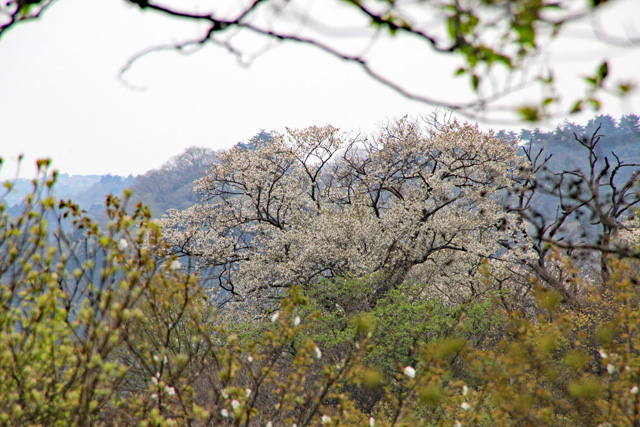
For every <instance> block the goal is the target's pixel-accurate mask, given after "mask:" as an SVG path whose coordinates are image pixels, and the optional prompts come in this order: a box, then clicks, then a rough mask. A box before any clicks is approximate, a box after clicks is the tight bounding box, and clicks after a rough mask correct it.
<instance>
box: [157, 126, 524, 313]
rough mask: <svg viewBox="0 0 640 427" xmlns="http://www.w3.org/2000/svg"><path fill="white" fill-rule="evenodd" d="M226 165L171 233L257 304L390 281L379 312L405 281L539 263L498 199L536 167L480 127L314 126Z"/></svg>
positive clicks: (169, 219) (172, 217)
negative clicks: (328, 287) (346, 280)
mask: <svg viewBox="0 0 640 427" xmlns="http://www.w3.org/2000/svg"><path fill="white" fill-rule="evenodd" d="M218 160H219V161H218V162H217V163H215V164H214V165H213V166H212V167H211V169H210V170H209V171H208V173H207V175H206V176H204V177H202V178H201V179H199V180H197V181H196V186H195V191H196V192H197V194H198V195H199V196H200V199H201V203H199V204H197V205H195V206H193V207H191V208H188V209H186V210H183V211H177V210H173V211H170V213H169V214H168V215H167V216H166V217H165V218H164V219H163V227H162V228H163V235H164V236H165V239H167V241H168V242H169V243H170V244H172V245H173V247H175V248H176V251H177V252H179V253H180V254H182V255H190V256H195V257H196V259H197V262H198V264H199V266H200V267H202V268H210V269H211V271H213V272H214V274H215V275H216V277H217V279H218V283H219V284H220V286H222V287H223V288H224V289H227V290H229V291H232V293H233V294H234V295H236V297H237V298H239V299H246V298H247V297H255V298H254V303H253V306H254V307H256V306H257V305H258V304H256V303H255V301H260V298H259V297H265V296H269V297H270V296H273V294H274V293H277V292H280V291H281V290H282V289H284V288H287V287H289V286H292V285H295V284H302V285H304V284H307V283H313V282H317V281H318V280H320V279H322V278H326V277H336V276H342V275H347V274H351V275H356V276H362V275H367V274H372V273H376V274H377V275H378V276H379V277H381V278H382V280H381V281H380V283H381V284H380V285H379V286H378V292H377V293H376V295H372V297H371V298H372V301H366V302H365V303H368V304H374V303H375V299H376V298H379V297H380V296H382V295H383V294H384V293H385V292H386V291H388V290H390V289H392V288H393V287H395V286H398V285H399V284H401V283H403V282H405V281H406V280H422V281H424V282H425V283H430V284H432V285H433V288H442V289H444V290H450V289H451V288H452V285H459V286H460V287H462V288H464V287H465V286H468V284H469V283H470V282H472V281H473V277H472V276H473V271H477V269H478V268H479V266H480V265H481V264H482V263H483V262H486V261H487V260H489V261H491V262H494V261H497V262H498V263H499V264H500V265H506V264H508V263H509V262H513V261H516V260H518V259H522V258H523V257H526V256H528V255H527V251H528V249H527V248H528V242H527V241H526V239H525V238H524V233H523V230H522V229H521V228H520V227H519V226H518V222H517V220H516V219H515V218H514V217H513V216H512V215H511V214H509V213H507V212H505V210H504V209H503V208H502V206H501V203H500V197H502V194H503V192H504V190H506V189H508V188H510V187H512V186H513V185H514V183H515V180H516V179H517V178H518V177H520V176H521V175H522V174H523V173H525V172H524V171H525V170H526V167H525V165H524V163H523V160H522V159H521V158H520V157H519V156H518V155H517V152H516V147H514V146H513V145H511V144H509V143H506V142H503V141H500V140H498V139H496V138H494V137H493V136H492V135H490V134H486V133H483V132H481V131H480V130H479V129H477V127H475V126H471V125H466V124H464V125H463V124H460V123H457V122H453V123H450V124H449V125H446V126H442V127H441V128H440V129H438V130H437V131H429V130H428V129H425V128H424V127H423V126H421V125H420V124H418V123H416V122H413V121H411V120H409V119H406V118H405V119H401V120H398V121H396V122H394V123H391V124H390V125H388V126H387V127H386V128H384V129H382V130H381V131H380V133H379V134H378V135H376V136H373V137H362V136H357V137H349V136H348V135H346V134H344V133H341V132H340V131H339V130H338V129H336V128H334V127H332V126H325V127H311V128H307V129H304V130H289V131H288V133H287V134H286V135H276V136H275V137H274V139H273V140H272V141H271V142H269V143H267V144H262V145H260V146H258V147H257V148H256V149H255V150H241V149H238V148H236V149H232V150H230V151H227V152H225V153H223V154H221V155H220V156H219V158H218ZM505 248H509V249H510V250H505ZM512 249H515V250H512ZM505 261H506V262H505ZM470 271H471V276H470V273H469V272H470ZM456 292H464V289H462V290H460V289H456Z"/></svg>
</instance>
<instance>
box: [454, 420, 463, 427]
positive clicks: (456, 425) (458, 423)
mask: <svg viewBox="0 0 640 427" xmlns="http://www.w3.org/2000/svg"><path fill="white" fill-rule="evenodd" d="M454 427H462V423H460V421H458V420H456V423H455V424H454Z"/></svg>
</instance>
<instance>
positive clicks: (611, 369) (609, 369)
mask: <svg viewBox="0 0 640 427" xmlns="http://www.w3.org/2000/svg"><path fill="white" fill-rule="evenodd" d="M607 372H609V373H610V374H611V375H613V374H615V373H616V367H615V366H614V365H613V364H611V363H609V364H608V365H607Z"/></svg>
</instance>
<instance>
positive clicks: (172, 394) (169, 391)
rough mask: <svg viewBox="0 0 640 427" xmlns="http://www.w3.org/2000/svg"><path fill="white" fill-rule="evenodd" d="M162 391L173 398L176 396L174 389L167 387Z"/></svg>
mask: <svg viewBox="0 0 640 427" xmlns="http://www.w3.org/2000/svg"><path fill="white" fill-rule="evenodd" d="M164 391H166V392H167V394H168V395H169V396H175V394H176V389H175V388H173V387H169V386H167V387H165V388H164Z"/></svg>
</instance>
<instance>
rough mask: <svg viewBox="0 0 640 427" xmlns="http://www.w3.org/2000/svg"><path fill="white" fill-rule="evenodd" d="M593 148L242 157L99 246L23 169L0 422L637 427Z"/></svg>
mask: <svg viewBox="0 0 640 427" xmlns="http://www.w3.org/2000/svg"><path fill="white" fill-rule="evenodd" d="M631 119H633V117H630V119H629V120H628V121H629V122H633V123H636V124H635V125H633V126H632V127H631V128H629V129H636V130H637V129H638V126H637V122H638V121H637V120H635V121H634V120H631ZM621 123H623V121H622V120H621V121H620V122H619V123H618V124H617V125H616V126H615V127H614V128H613V129H614V131H615V129H617V128H620V127H621V125H620V124H621ZM625 123H626V122H625ZM565 126H566V125H565ZM604 127H605V126H604V125H600V124H599V123H594V126H593V129H592V130H591V128H590V129H589V132H590V133H589V132H588V131H587V129H586V128H584V129H581V130H580V131H581V132H580V133H579V132H578V130H579V129H578V130H576V131H575V135H573V139H571V138H569V137H568V136H567V137H566V138H565V139H564V140H563V142H561V143H555V142H554V143H552V142H550V141H551V140H553V138H551V137H547V136H548V135H552V134H560V133H559V131H558V130H556V131H555V132H549V133H542V132H536V133H535V135H537V136H536V137H535V138H534V139H533V140H532V143H531V144H530V145H529V144H525V145H522V146H519V145H516V144H515V143H514V142H513V141H509V140H508V138H497V137H495V136H494V135H492V134H491V133H486V132H482V131H481V130H480V129H479V128H478V127H477V126H474V125H470V124H462V123H459V122H456V121H450V122H446V123H442V122H425V121H422V120H413V119H410V118H406V117H405V118H402V119H397V120H392V121H389V122H388V123H387V124H386V125H385V126H383V127H381V128H380V129H379V130H378V132H376V133H374V134H371V135H364V134H358V135H351V134H349V133H345V132H342V131H340V130H338V129H336V128H334V127H332V126H329V125H327V126H321V127H316V126H313V127H309V128H305V129H288V130H287V133H285V134H282V135H279V134H265V133H262V134H260V135H262V136H261V137H260V135H259V137H257V138H254V139H252V140H251V141H249V142H247V143H245V144H238V145H237V146H236V147H234V148H233V149H231V150H227V151H223V152H217V153H216V152H213V151H211V150H207V149H202V148H193V147H192V148H189V149H188V150H186V151H185V153H183V154H181V155H179V156H176V157H174V158H172V159H171V160H170V161H168V162H167V163H165V164H164V165H163V166H162V167H161V168H160V169H159V170H157V171H152V172H150V173H147V174H145V175H143V176H141V177H136V178H135V182H134V183H133V190H126V191H124V193H123V196H122V197H117V196H108V197H107V199H106V206H105V208H104V210H103V211H102V213H101V214H100V218H103V219H104V220H103V221H102V224H99V223H98V222H96V219H95V218H96V216H95V215H93V214H91V215H88V214H87V213H86V212H83V211H82V209H80V207H79V206H77V205H76V204H74V203H73V202H67V201H60V200H59V199H58V198H57V196H56V193H55V188H56V176H55V174H51V173H49V172H48V163H47V162H42V163H41V172H40V175H39V177H40V178H39V179H38V180H36V186H35V189H34V191H33V192H32V193H31V194H30V196H29V197H27V198H26V199H25V200H24V202H23V203H22V204H21V205H16V206H14V211H12V212H9V211H8V206H7V204H1V205H0V211H1V212H2V219H1V221H0V280H1V285H2V292H1V293H0V304H1V305H2V310H0V370H1V371H2V372H5V373H8V375H5V376H3V377H2V378H1V379H0V422H2V423H5V424H9V425H157V426H171V425H189V426H240V425H242V426H261V427H267V426H269V427H273V426H276V425H278V426H279V425H286V426H294V425H295V426H362V425H369V426H373V427H376V426H406V427H409V426H424V427H431V426H451V425H453V426H463V425H470V426H486V427H490V426H491V427H493V426H509V427H510V426H514V427H515V426H522V425H533V426H593V427H596V426H602V425H616V426H617V425H629V426H634V425H639V424H640V410H639V408H640V391H639V390H640V356H639V355H638V352H637V348H638V346H640V335H639V334H640V317H638V311H637V307H638V302H639V301H640V288H638V283H640V276H639V273H638V272H639V271H640V270H639V267H640V221H639V220H638V216H637V214H636V209H637V208H638V205H639V204H640V165H638V164H636V163H634V160H635V159H638V158H639V157H637V155H636V154H634V153H635V151H634V150H635V149H636V148H635V146H634V144H633V143H629V142H628V141H626V139H625V138H626V137H625V138H623V137H622V136H620V135H622V134H620V135H618V136H616V134H615V132H617V131H615V132H614V135H613V138H611V139H610V141H615V143H619V144H621V146H622V147H624V148H625V150H627V151H626V153H627V154H626V156H633V158H623V157H622V156H620V155H618V154H617V152H618V149H617V148H616V146H613V145H614V144H613V143H611V142H610V143H609V144H608V145H606V144H605V142H606V136H601V133H602V130H603V129H604ZM563 132H564V131H563ZM565 133H566V132H565ZM629 134H631V135H636V136H637V133H636V134H634V133H633V132H631V133H628V132H627V133H624V135H629ZM532 135H533V134H532ZM500 136H504V135H500ZM629 138H631V137H629ZM623 141H624V143H623ZM562 144H567V145H568V146H570V147H571V148H567V147H565V146H564V145H562ZM554 146H562V148H561V149H559V150H561V152H562V150H566V151H567V152H571V153H572V160H575V165H576V166H575V167H574V166H571V167H566V165H565V164H564V163H559V164H558V163H553V162H552V161H551V159H553V157H551V158H549V157H548V156H547V155H546V153H547V152H548V151H553V148H551V147H554ZM612 146H613V151H614V152H615V153H616V155H614V154H612V153H610V151H611V147H612ZM541 148H545V150H543V151H540V150H541ZM171 176H173V178H174V180H175V182H172V181H171V180H170V179H168V177H171ZM192 179H195V187H194V190H195V191H194V192H193V193H187V192H186V187H187V186H189V185H190V184H189V183H188V181H189V180H192ZM121 181H122V180H121V179H117V178H116V179H114V178H113V177H102V178H100V180H98V181H95V183H94V184H92V185H96V184H100V185H102V186H104V187H106V186H108V185H111V184H116V185H119V184H120V183H121ZM136 188H139V189H142V190H143V191H140V193H138V195H136V193H135V189H136ZM170 192H174V193H175V194H174V197H163V195H164V194H166V193H170ZM80 194H81V195H82V194H86V195H87V196H88V194H87V193H80ZM187 194H189V195H187ZM142 195H146V196H144V197H148V199H147V200H149V201H150V202H151V203H155V206H156V209H164V208H170V209H168V211H167V214H166V215H164V216H163V217H162V219H158V218H156V219H152V215H151V211H150V210H149V209H148V208H147V207H145V206H144V205H143V204H142V203H140V204H138V203H137V202H138V200H139V199H136V197H138V198H141V197H142ZM176 200H178V201H180V206H177V208H172V204H173V203H175V201H176ZM143 201H144V200H143ZM550 206H551V207H552V209H550V208H549V207H550Z"/></svg>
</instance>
